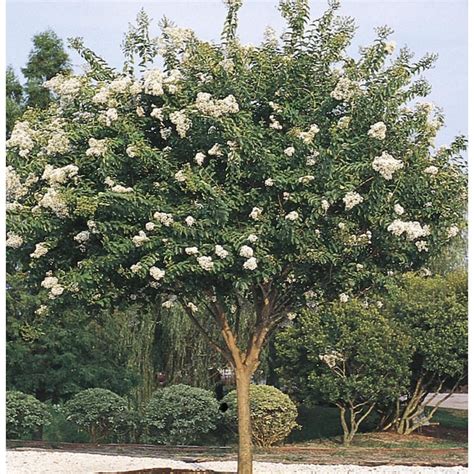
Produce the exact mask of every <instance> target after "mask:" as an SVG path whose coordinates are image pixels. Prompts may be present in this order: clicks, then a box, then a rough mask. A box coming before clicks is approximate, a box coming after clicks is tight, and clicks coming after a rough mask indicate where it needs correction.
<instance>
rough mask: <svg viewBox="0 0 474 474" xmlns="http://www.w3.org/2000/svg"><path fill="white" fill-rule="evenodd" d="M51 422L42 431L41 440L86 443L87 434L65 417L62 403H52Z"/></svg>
mask: <svg viewBox="0 0 474 474" xmlns="http://www.w3.org/2000/svg"><path fill="white" fill-rule="evenodd" d="M50 413H51V423H50V424H49V425H48V426H47V427H45V429H44V431H43V440H44V441H49V442H63V443H88V442H90V439H89V435H88V434H87V433H85V432H84V431H81V430H80V429H79V428H78V426H77V425H76V424H74V423H72V421H69V420H68V419H67V417H66V413H65V410H64V405H52V406H51V408H50Z"/></svg>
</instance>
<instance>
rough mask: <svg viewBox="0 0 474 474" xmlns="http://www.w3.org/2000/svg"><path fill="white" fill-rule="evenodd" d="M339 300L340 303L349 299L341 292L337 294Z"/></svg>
mask: <svg viewBox="0 0 474 474" xmlns="http://www.w3.org/2000/svg"><path fill="white" fill-rule="evenodd" d="M339 301H340V302H341V303H347V302H348V301H349V296H348V295H347V294H346V293H341V294H340V295H339Z"/></svg>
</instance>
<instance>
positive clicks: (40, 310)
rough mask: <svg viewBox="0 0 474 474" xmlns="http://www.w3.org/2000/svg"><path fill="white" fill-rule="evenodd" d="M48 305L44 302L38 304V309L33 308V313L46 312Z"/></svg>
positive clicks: (39, 314) (40, 313)
mask: <svg viewBox="0 0 474 474" xmlns="http://www.w3.org/2000/svg"><path fill="white" fill-rule="evenodd" d="M47 311H48V307H47V306H46V305H44V304H42V305H40V306H39V308H38V309H36V310H35V314H37V315H38V316H41V315H42V314H45V313H47Z"/></svg>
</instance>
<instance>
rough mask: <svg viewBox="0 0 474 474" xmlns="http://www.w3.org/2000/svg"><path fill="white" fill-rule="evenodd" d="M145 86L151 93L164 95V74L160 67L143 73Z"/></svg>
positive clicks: (147, 91) (146, 90)
mask: <svg viewBox="0 0 474 474" xmlns="http://www.w3.org/2000/svg"><path fill="white" fill-rule="evenodd" d="M143 88H144V90H145V93H147V94H150V95H158V96H159V95H163V93H164V91H163V74H162V73H161V71H160V70H158V69H153V70H149V71H146V72H145V74H144V75H143Z"/></svg>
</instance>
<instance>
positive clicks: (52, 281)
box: [41, 275, 59, 289]
mask: <svg viewBox="0 0 474 474" xmlns="http://www.w3.org/2000/svg"><path fill="white" fill-rule="evenodd" d="M58 281H59V280H58V279H57V278H56V277H53V276H51V275H48V276H46V277H45V278H44V280H43V281H42V282H41V286H42V287H43V288H47V289H51V288H53V286H56V285H57V284H58Z"/></svg>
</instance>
